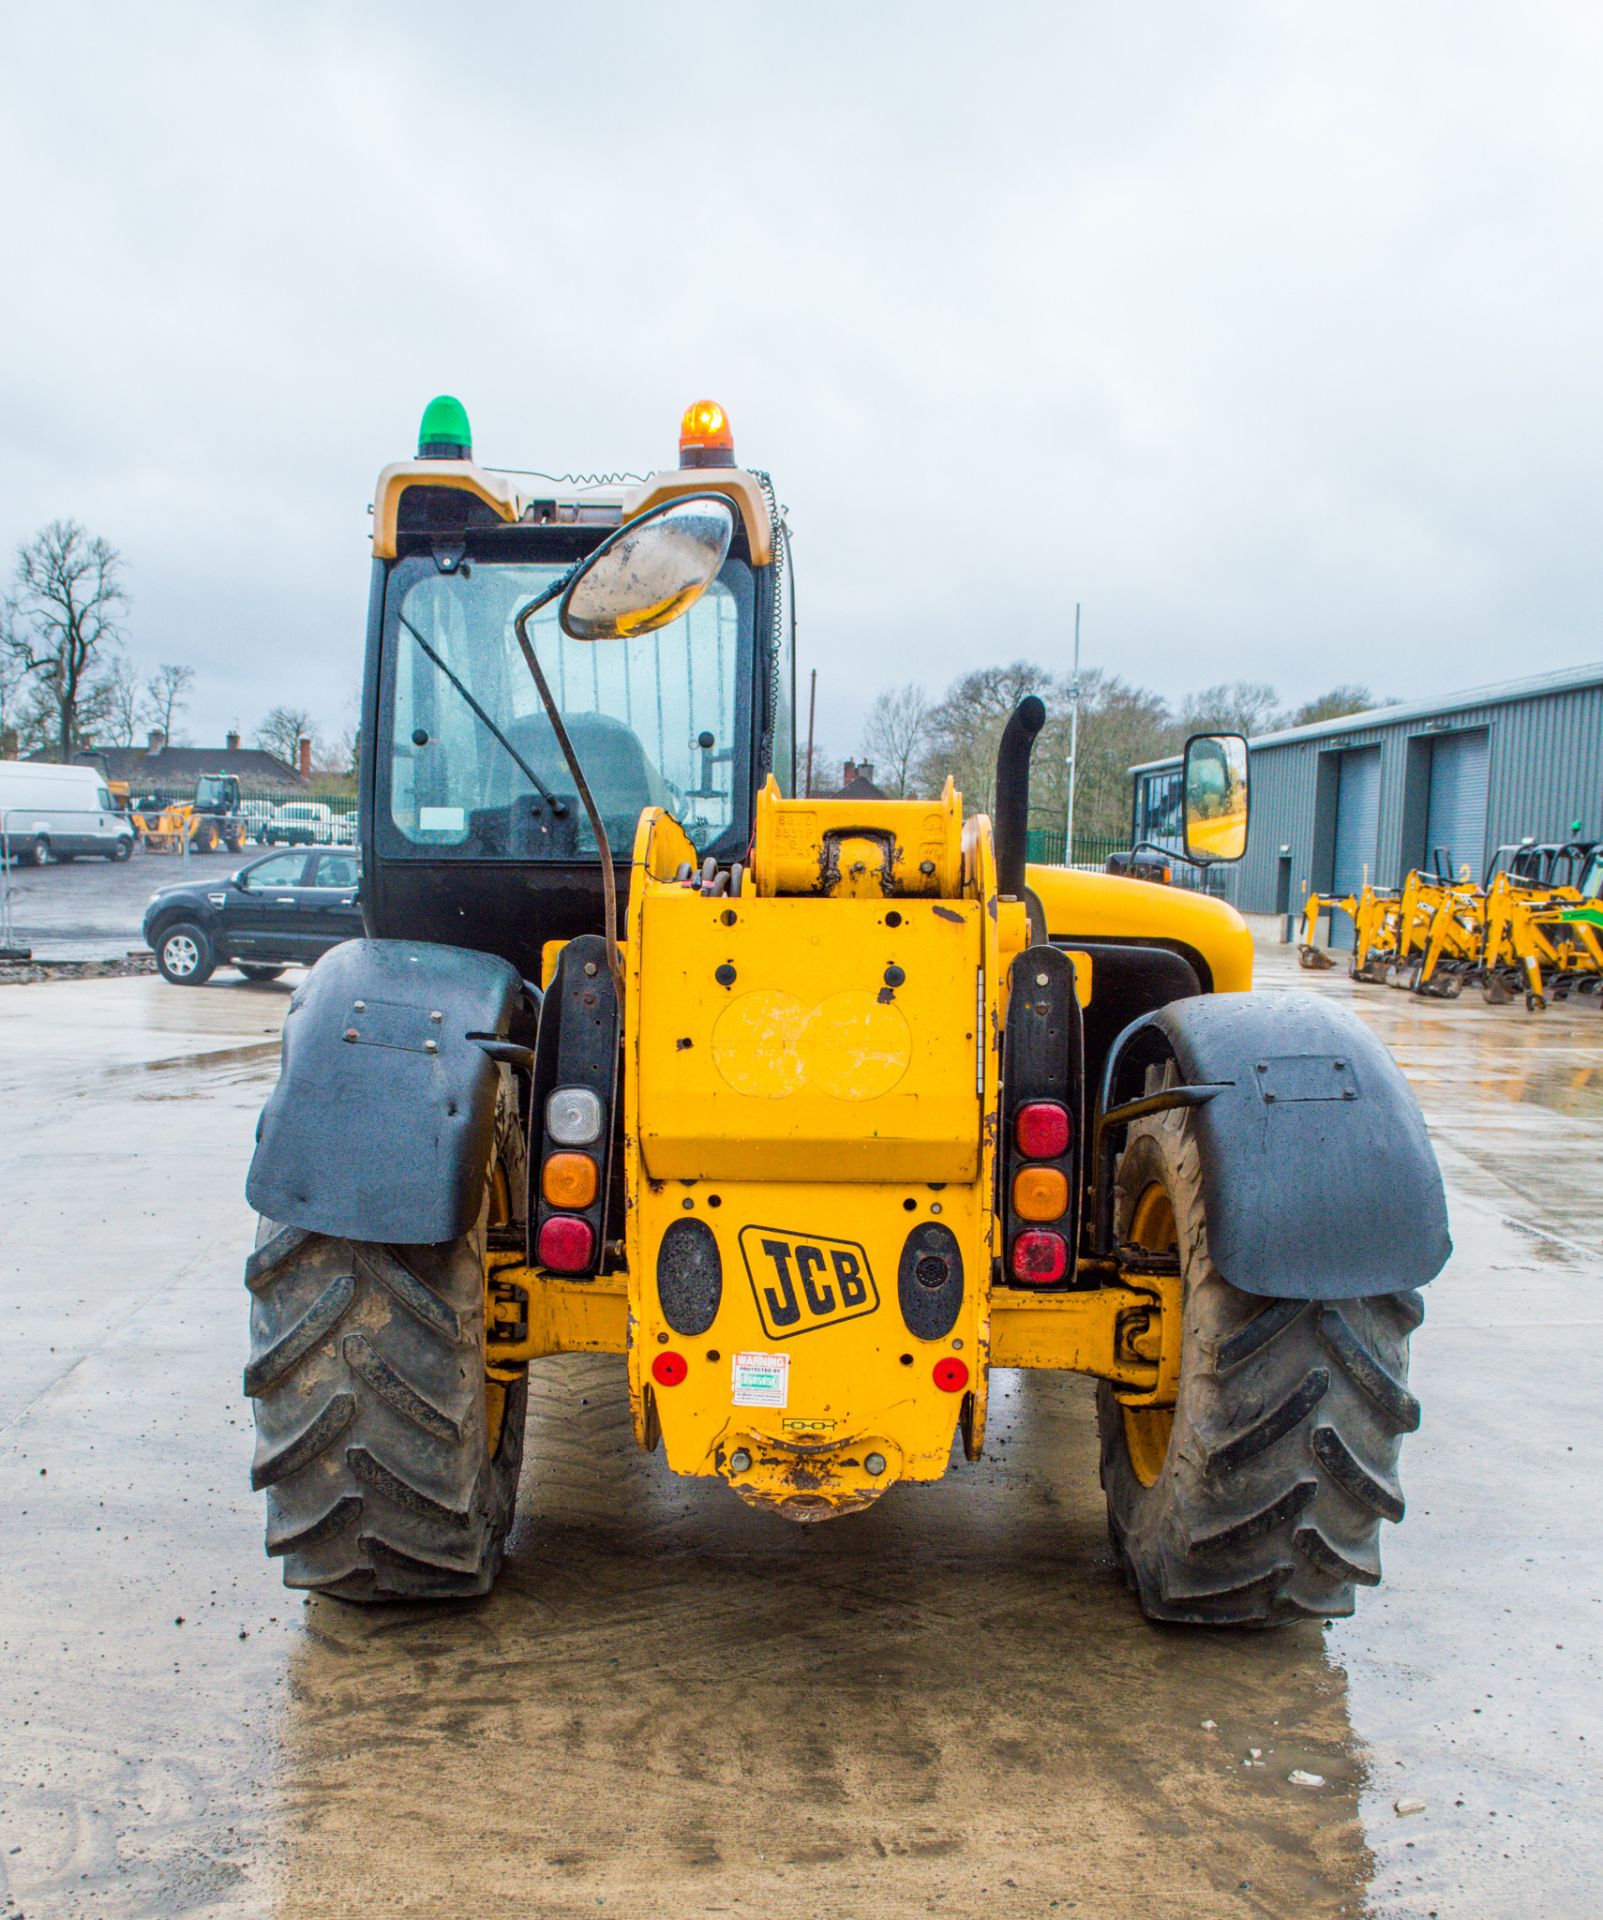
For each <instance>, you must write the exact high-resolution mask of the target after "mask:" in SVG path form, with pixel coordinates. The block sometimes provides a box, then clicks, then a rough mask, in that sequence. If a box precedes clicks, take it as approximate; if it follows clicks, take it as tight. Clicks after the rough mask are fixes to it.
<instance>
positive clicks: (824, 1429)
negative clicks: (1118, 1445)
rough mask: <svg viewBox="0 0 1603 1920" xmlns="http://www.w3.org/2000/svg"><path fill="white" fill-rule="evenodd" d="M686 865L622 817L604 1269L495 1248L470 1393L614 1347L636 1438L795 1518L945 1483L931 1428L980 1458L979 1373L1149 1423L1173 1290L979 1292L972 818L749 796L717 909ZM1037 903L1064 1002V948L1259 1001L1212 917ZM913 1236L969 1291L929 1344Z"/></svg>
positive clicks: (984, 1168) (1246, 961)
mask: <svg viewBox="0 0 1603 1920" xmlns="http://www.w3.org/2000/svg"><path fill="white" fill-rule="evenodd" d="M694 860H695V849H694V847H693V846H692V845H691V843H690V842H689V841H688V840H687V839H686V838H685V836H684V834H683V832H682V831H681V830H680V828H679V827H678V826H677V825H676V824H675V822H674V821H673V820H672V819H671V818H670V817H669V816H668V815H667V814H665V813H662V812H659V811H656V810H653V811H649V812H648V813H646V814H645V815H644V816H643V817H642V820H641V823H640V829H639V833H638V836H637V839H636V843H635V850H634V859H633V866H632V873H631V881H630V895H629V902H630V903H629V920H628V927H627V937H626V939H625V941H624V942H623V944H622V955H621V985H622V988H623V993H622V1009H623V1024H622V1039H623V1047H622V1075H621V1085H620V1088H619V1099H618V1110H619V1128H620V1131H619V1147H618V1149H617V1150H618V1151H621V1153H622V1155H623V1169H622V1171H623V1186H624V1193H625V1205H624V1208H623V1215H622V1218H621V1219H620V1220H615V1221H613V1222H612V1223H611V1224H610V1225H609V1227H608V1232H609V1234H610V1235H611V1236H613V1237H614V1244H615V1245H616V1246H617V1250H618V1251H617V1255H615V1265H614V1267H613V1270H611V1271H609V1272H606V1273H604V1274H603V1275H601V1276H600V1277H598V1278H596V1279H594V1280H567V1279H561V1278H558V1277H556V1276H554V1275H552V1274H550V1273H547V1272H545V1271H543V1270H542V1269H540V1268H538V1267H535V1266H531V1265H528V1264H526V1262H525V1259H524V1258H523V1256H521V1255H520V1254H518V1253H515V1252H495V1253H491V1254H490V1255H488V1256H487V1262H486V1267H487V1270H486V1309H485V1310H486V1324H487V1333H488V1338H487V1355H488V1361H489V1365H490V1368H491V1373H492V1377H495V1378H500V1379H503V1380H504V1379H506V1378H508V1377H510V1376H511V1375H512V1374H514V1373H515V1372H516V1370H517V1369H519V1368H521V1367H524V1366H527V1365H530V1364H531V1363H533V1362H536V1361H538V1360H540V1359H543V1358H545V1357H547V1356H549V1355H552V1354H558V1353H617V1354H620V1355H623V1356H624V1357H625V1359H626V1361H627V1372H628V1384H629V1400H630V1407H631V1412H632V1416H633V1424H634V1433H635V1438H636V1440H637V1442H638V1443H639V1444H640V1445H641V1446H642V1447H645V1448H648V1449H651V1448H655V1447H657V1446H659V1445H660V1446H661V1447H662V1449H663V1451H664V1452H665V1454H666V1456H667V1460H668V1464H669V1465H670V1466H671V1467H672V1468H673V1469H674V1470H675V1471H676V1472H679V1473H684V1474H688V1475H699V1476H717V1477H721V1478H723V1479H724V1480H725V1481H726V1482H727V1483H728V1484H729V1485H730V1486H731V1488H732V1489H733V1490H734V1491H735V1492H736V1493H738V1494H739V1495H740V1496H741V1497H742V1498H743V1499H745V1500H747V1501H748V1502H750V1503H751V1504H753V1505H756V1506H759V1507H763V1508H767V1509H769V1510H772V1511H775V1512H778V1513H781V1514H783V1515H785V1516H786V1517H787V1518H791V1519H797V1520H818V1519H824V1518H828V1517H830V1516H831V1515H834V1514H839V1513H849V1512H852V1511H854V1510H856V1509H858V1508H861V1507H863V1506H866V1505H868V1504H869V1503H870V1502H871V1501H872V1500H873V1499H875V1498H876V1497H877V1496H878V1495H879V1494H881V1493H883V1492H884V1491H885V1490H886V1489H887V1488H888V1487H890V1486H893V1485H895V1484H897V1483H898V1482H900V1481H907V1480H911V1481H930V1480H935V1479H939V1478H940V1477H941V1476H942V1474H944V1473H945V1471H946V1469H947V1466H948V1464H949V1461H950V1459H951V1453H952V1444H953V1436H954V1432H960V1433H961V1436H962V1439H963V1444H964V1448H965V1451H966V1452H967V1454H968V1456H969V1457H970V1458H971V1459H972V1458H978V1456H979V1454H980V1451H981V1449H982V1447H983V1444H984V1433H985V1418H986V1403H987V1396H988V1389H989V1377H990V1371H991V1369H992V1368H993V1367H1032V1368H1051V1369H1055V1370H1058V1371H1063V1372H1075V1373H1083V1374H1086V1375H1089V1376H1091V1377H1093V1378H1096V1379H1098V1380H1104V1381H1107V1382H1108V1383H1109V1384H1111V1385H1112V1386H1113V1387H1114V1388H1115V1389H1116V1390H1117V1392H1118V1394H1119V1397H1120V1399H1121V1401H1123V1402H1124V1403H1125V1404H1126V1405H1127V1406H1129V1407H1132V1408H1140V1407H1167V1406H1172V1404H1173V1401H1174V1396H1175V1392H1176V1387H1177V1383H1178V1378H1179V1362H1180V1327H1181V1315H1180V1311H1179V1306H1180V1296H1179V1289H1180V1281H1179V1278H1178V1276H1177V1275H1169V1274H1167V1273H1152V1272H1150V1271H1147V1270H1146V1268H1147V1267H1148V1266H1149V1265H1150V1264H1152V1263H1150V1262H1146V1261H1143V1262H1142V1263H1140V1264H1141V1266H1142V1269H1143V1270H1142V1271H1140V1272H1132V1271H1124V1270H1121V1269H1120V1268H1119V1267H1118V1266H1117V1265H1116V1264H1115V1263H1114V1262H1113V1261H1111V1260H1089V1259H1084V1258H1082V1259H1081V1261H1080V1263H1079V1266H1078V1270H1077V1279H1078V1282H1079V1290H1077V1291H1072V1292H1055V1291H1039V1290H1035V1289H1030V1288H1024V1287H1014V1286H1004V1285H1000V1284H995V1283H994V1281H993V1275H994V1274H995V1272H996V1271H997V1268H998V1263H999V1262H1001V1261H1003V1260H1004V1259H1005V1258H1006V1254H1007V1245H1006V1231H1005V1222H1004V1220H1003V1219H1002V1218H1001V1217H1000V1215H999V1213H998V1209H997V1203H996V1194H997V1181H998V1178H999V1177H1000V1173H999V1158H1000V1156H999V1134H1000V1126H1001V1114H1002V1111H1003V1089H1002V1084H1001V1038H1002V1033H1003V1030H1004V1026H1005V1022H1006V1017H1007V1005H1008V997H1009V993H1010V991H1011V979H1012V971H1013V966H1014V962H1015V960H1017V959H1018V957H1019V956H1020V955H1021V954H1023V953H1025V951H1026V949H1027V948H1028V947H1029V945H1030V941H1031V934H1030V929H1029V924H1028V918H1027V912H1026V907H1025V904H1024V902H1023V901H1021V900H1014V899H1010V898H1006V897H1004V896H1002V895H1001V894H1000V892H999V890H998V883H997V875H996V866H995V860H994V856H993V851H992V846H991V837H990V829H989V823H988V822H986V821H985V820H983V819H976V820H970V821H969V822H967V823H966V824H965V823H964V822H963V819H962V811H961V802H960V800H959V799H958V796H957V795H956V794H955V793H954V792H953V791H952V789H951V786H950V783H948V788H947V792H946V793H945V794H944V795H943V796H942V798H941V799H940V800H938V801H881V802H875V803H872V804H871V805H869V806H866V807H862V806H854V805H849V804H848V803H845V802H832V801H807V800H786V799H783V798H782V797H781V796H780V794H779V792H778V790H777V788H776V787H773V786H772V785H770V787H769V788H768V789H767V790H766V791H765V792H764V793H763V794H762V795H761V796H760V797H759V804H758V809H757V821H756V831H755V836H754V845H753V854H752V862H751V866H750V868H749V870H748V873H747V877H746V888H745V890H744V891H743V892H742V893H741V894H740V895H739V896H729V895H724V896H721V897H718V898H716V899H712V898H703V897H701V896H700V890H699V888H698V887H696V886H695V885H687V884H686V883H685V881H684V880H683V879H682V878H681V876H682V875H685V874H689V873H690V872H691V870H692V866H693V863H694ZM1029 884H1030V888H1031V891H1032V893H1034V894H1035V896H1036V898H1037V899H1038V900H1039V901H1040V903H1041V906H1042V909H1043V911H1044V913H1045V915H1046V918H1047V929H1046V930H1047V932H1048V933H1049V934H1051V936H1052V937H1053V939H1054V941H1055V943H1056V944H1058V945H1059V946H1065V947H1067V948H1068V949H1069V957H1070V959H1071V962H1072V963H1073V966H1074V981H1075V992H1076V995H1077V997H1078V998H1079V999H1080V1000H1081V1003H1082V1004H1084V1003H1085V1002H1086V1000H1087V999H1088V997H1090V996H1092V995H1094V994H1095V993H1096V992H1097V991H1098V982H1097V979H1096V977H1095V975H1096V970H1095V969H1094V968H1093V967H1092V964H1091V961H1090V959H1089V957H1088V956H1087V955H1086V954H1084V953H1081V952H1077V951H1076V950H1075V942H1076V940H1077V939H1079V940H1084V941H1086V942H1089V943H1093V944H1094V943H1096V942H1098V941H1100V940H1112V941H1115V942H1116V941H1118V940H1121V939H1125V940H1128V939H1137V940H1140V939H1161V940H1164V941H1166V942H1169V943H1179V944H1181V945H1182V946H1184V947H1188V948H1190V949H1191V950H1192V951H1193V952H1194V953H1196V954H1197V956H1198V959H1199V963H1200V965H1201V966H1202V968H1203V969H1204V971H1205V972H1206V973H1207V974H1208V975H1209V976H1211V984H1212V986H1213V987H1214V989H1215V990H1216V991H1231V990H1240V989H1243V988H1245V987H1247V986H1248V985H1249V984H1250V966H1251V941H1250V937H1249V936H1248V934H1247V932H1246V929H1245V927H1244V926H1243V924H1242V923H1241V921H1240V919H1239V917H1238V916H1237V915H1235V914H1234V913H1233V912H1232V911H1231V909H1229V908H1228V907H1226V906H1224V905H1223V904H1222V903H1221V902H1219V901H1215V900H1205V899H1202V898H1199V897H1198V896H1195V895H1189V894H1185V893H1181V892H1179V891H1177V890H1174V889H1170V888H1154V887H1150V886H1147V885H1144V884H1143V883H1141V882H1138V881H1129V880H1123V879H1118V878H1111V877H1109V876H1106V875H1101V874H1079V873H1065V872H1063V871H1062V870H1052V869H1045V868H1035V869H1032V870H1031V872H1030V875H1029ZM555 958H556V954H555V950H548V953H547V964H548V969H549V968H551V967H554V965H555ZM547 977H548V980H549V978H550V973H549V971H548V976H547ZM1104 990H1106V991H1113V990H1114V988H1113V986H1112V984H1111V982H1110V983H1108V984H1107V985H1106V986H1105V989H1104ZM1075 1104H1076V1105H1078V1093H1077V1092H1076V1095H1075ZM1077 1118H1078V1116H1077ZM1085 1120H1086V1121H1087V1122H1088V1121H1089V1115H1086V1116H1085ZM1089 1146H1090V1143H1089V1142H1088V1141H1082V1148H1081V1150H1082V1153H1088V1151H1089ZM687 1232H688V1233H689V1234H690V1235H691V1237H692V1239H695V1238H696V1237H697V1236H699V1240H698V1242H697V1243H698V1244H699V1245H701V1246H704V1247H705V1246H707V1245H709V1244H714V1245H716V1248H717V1258H718V1260H719V1261H720V1262H721V1283H720V1291H719V1292H718V1294H717V1298H716V1305H715V1306H714V1308H713V1312H712V1317H711V1318H709V1319H708V1320H706V1321H705V1322H704V1323H702V1324H703V1325H704V1328H705V1330H704V1331H702V1332H700V1333H694V1334H691V1333H686V1332H685V1331H684V1316H683V1315H680V1316H679V1318H678V1320H677V1321H676V1319H675V1314H674V1310H673V1309H672V1308H671V1306H670V1304H669V1296H670V1294H671V1291H672V1280H671V1278H670V1279H669V1280H668V1281H665V1279H664V1274H665V1271H669V1270H670V1266H671V1260H672V1257H673V1256H672V1255H671V1254H670V1253H669V1252H668V1249H669V1247H670V1246H671V1245H674V1244H684V1236H685V1234H686V1233H687ZM932 1233H933V1234H934V1235H935V1236H936V1237H937V1239H939V1238H940V1236H942V1235H944V1236H946V1238H945V1241H944V1244H945V1245H946V1246H948V1247H949V1248H950V1249H951V1253H950V1255H949V1256H948V1257H950V1258H953V1259H956V1260H957V1261H958V1262H959V1263H960V1264H959V1272H960V1275H961V1283H960V1287H959V1291H958V1297H957V1303H956V1305H955V1306H954V1307H953V1309H952V1315H951V1317H950V1319H949V1321H947V1322H943V1324H944V1327H945V1330H944V1331H942V1332H920V1331H918V1327H919V1325H921V1324H922V1322H921V1321H920V1317H919V1314H918V1312H917V1310H916V1307H917V1299H916V1296H913V1295H911V1293H910V1289H911V1288H912V1287H913V1286H914V1285H915V1281H914V1279H913V1278H912V1271H913V1264H914V1262H915V1260H916V1254H912V1253H910V1252H909V1249H910V1248H914V1247H915V1243H916V1245H917V1246H920V1247H922V1246H924V1245H925V1244H926V1241H925V1238H924V1236H926V1235H929V1234H932ZM910 1298H911V1299H912V1300H913V1303H914V1304H913V1306H911V1307H910V1305H909V1300H910ZM676 1329H677V1330H676Z"/></svg>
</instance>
